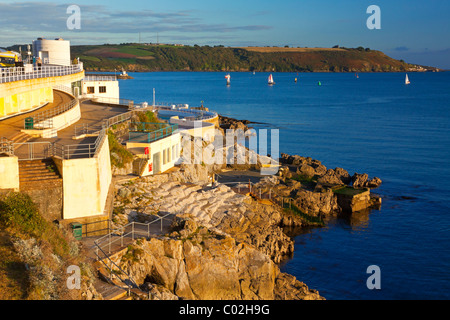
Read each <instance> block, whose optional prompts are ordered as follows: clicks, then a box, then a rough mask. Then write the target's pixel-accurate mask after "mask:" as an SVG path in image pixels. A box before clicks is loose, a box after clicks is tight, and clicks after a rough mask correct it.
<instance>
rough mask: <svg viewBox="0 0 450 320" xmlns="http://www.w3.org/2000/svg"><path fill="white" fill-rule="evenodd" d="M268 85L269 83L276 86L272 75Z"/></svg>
mask: <svg viewBox="0 0 450 320" xmlns="http://www.w3.org/2000/svg"><path fill="white" fill-rule="evenodd" d="M268 83H269V85H273V84H275V81H273V76H272V75H270V76H269V79H268Z"/></svg>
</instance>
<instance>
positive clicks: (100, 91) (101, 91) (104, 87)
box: [98, 86, 106, 93]
mask: <svg viewBox="0 0 450 320" xmlns="http://www.w3.org/2000/svg"><path fill="white" fill-rule="evenodd" d="M98 92H99V93H106V86H101V87H98Z"/></svg>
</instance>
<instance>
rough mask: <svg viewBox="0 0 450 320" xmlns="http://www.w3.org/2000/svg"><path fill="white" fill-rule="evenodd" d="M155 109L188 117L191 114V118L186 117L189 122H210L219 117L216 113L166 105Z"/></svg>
mask: <svg viewBox="0 0 450 320" xmlns="http://www.w3.org/2000/svg"><path fill="white" fill-rule="evenodd" d="M154 108H155V109H157V110H163V111H172V112H176V113H181V114H186V115H188V114H190V115H191V116H187V117H186V119H187V120H209V119H213V118H215V117H217V116H218V114H217V113H216V112H214V111H204V110H198V109H178V108H172V107H170V106H164V105H158V106H154Z"/></svg>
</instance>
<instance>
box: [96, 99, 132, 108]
mask: <svg viewBox="0 0 450 320" xmlns="http://www.w3.org/2000/svg"><path fill="white" fill-rule="evenodd" d="M91 101H92V102H95V103H104V104H115V105H119V106H126V107H128V108H130V109H132V108H133V106H134V101H133V100H130V99H123V98H112V97H101V96H93V97H91Z"/></svg>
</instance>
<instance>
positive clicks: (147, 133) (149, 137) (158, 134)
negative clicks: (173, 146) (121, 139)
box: [128, 122, 178, 143]
mask: <svg viewBox="0 0 450 320" xmlns="http://www.w3.org/2000/svg"><path fill="white" fill-rule="evenodd" d="M133 125H135V126H136V130H133V131H131V127H132V126H133ZM163 126H164V127H163ZM158 127H160V128H159V129H157V128H158ZM177 131H178V124H166V123H149V122H136V123H135V122H133V123H131V124H130V131H129V132H128V140H129V141H133V142H144V143H150V142H153V141H156V140H159V139H162V138H165V137H168V136H171V135H172V134H174V133H176V132H177Z"/></svg>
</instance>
